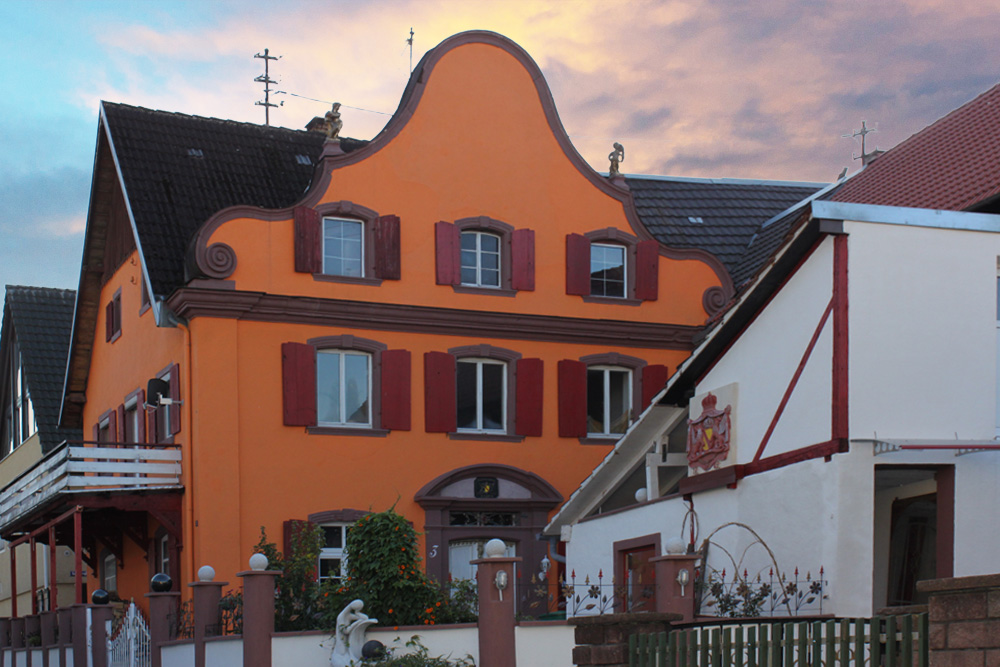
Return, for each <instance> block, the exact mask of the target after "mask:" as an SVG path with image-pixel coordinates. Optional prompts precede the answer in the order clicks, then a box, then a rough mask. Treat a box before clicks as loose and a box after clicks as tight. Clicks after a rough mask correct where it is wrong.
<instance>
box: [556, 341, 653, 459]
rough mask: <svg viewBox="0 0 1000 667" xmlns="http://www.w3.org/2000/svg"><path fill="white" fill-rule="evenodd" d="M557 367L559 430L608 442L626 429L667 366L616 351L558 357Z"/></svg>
mask: <svg viewBox="0 0 1000 667" xmlns="http://www.w3.org/2000/svg"><path fill="white" fill-rule="evenodd" d="M558 373H559V435H560V437H564V438H565V437H577V438H581V439H582V440H581V442H588V440H587V439H588V438H589V439H593V442H594V444H602V443H607V442H608V441H609V440H610V439H613V438H617V437H618V436H620V435H621V434H622V433H625V431H626V430H628V427H629V424H631V422H632V420H633V419H635V418H636V417H637V416H638V415H639V413H640V412H642V410H644V409H646V408H647V407H649V405H650V403H652V401H653V399H654V398H655V397H656V395H657V394H658V393H659V392H660V391H661V390H662V389H663V387H664V386H665V385H666V382H667V379H668V378H669V376H670V372H669V369H668V368H667V366H665V365H662V364H647V363H646V362H645V361H644V360H642V359H638V358H636V357H631V356H628V355H624V354H620V353H618V352H609V353H605V354H592V355H588V356H586V357H581V358H580V359H579V360H575V359H563V360H562V361H560V362H559V364H558Z"/></svg>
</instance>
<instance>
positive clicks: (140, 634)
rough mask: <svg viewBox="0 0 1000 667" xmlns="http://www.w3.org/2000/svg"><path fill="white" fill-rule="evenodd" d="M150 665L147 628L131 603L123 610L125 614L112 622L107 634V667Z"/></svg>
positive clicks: (133, 603) (147, 666) (140, 666)
mask: <svg viewBox="0 0 1000 667" xmlns="http://www.w3.org/2000/svg"><path fill="white" fill-rule="evenodd" d="M151 664H152V653H151V652H150V646H149V626H148V625H147V624H146V619H144V618H143V617H142V612H140V611H139V609H138V608H137V607H136V606H135V602H134V601H133V602H130V603H129V605H128V607H126V608H125V613H123V614H122V615H121V616H119V617H116V618H115V619H114V620H113V621H112V627H111V632H109V633H108V667H149V666H150V665H151Z"/></svg>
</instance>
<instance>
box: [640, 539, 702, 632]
mask: <svg viewBox="0 0 1000 667" xmlns="http://www.w3.org/2000/svg"><path fill="white" fill-rule="evenodd" d="M650 561H651V562H652V563H653V567H654V578H655V581H656V611H658V612H660V613H673V614H680V615H681V621H682V622H684V623H686V622H689V621H693V620H694V607H695V604H694V603H695V595H694V564H695V563H696V562H697V561H698V556H697V555H695V554H684V555H677V556H658V557H657V558H651V559H650ZM682 570H686V571H687V577H686V578H687V583H686V584H685V585H684V586H681V585H680V583H679V582H678V575H679V574H681V571H682Z"/></svg>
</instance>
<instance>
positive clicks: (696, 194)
mask: <svg viewBox="0 0 1000 667" xmlns="http://www.w3.org/2000/svg"><path fill="white" fill-rule="evenodd" d="M625 181H626V183H627V184H628V186H629V188H630V189H631V190H632V195H633V197H634V199H635V206H636V209H637V210H638V213H639V218H640V219H641V220H642V222H643V224H644V225H645V226H646V228H647V229H648V230H649V232H650V233H651V234H652V235H653V236H655V237H656V238H657V239H658V240H660V241H661V242H663V243H665V244H667V245H669V246H672V247H674V248H701V249H702V250H707V251H709V252H711V253H712V254H714V255H715V256H716V257H718V258H719V259H720V260H721V261H722V263H723V264H725V266H726V268H727V269H728V270H729V273H730V275H731V276H732V277H733V282H734V284H735V285H737V286H739V285H740V283H741V282H742V281H741V280H737V276H736V273H737V271H738V269H739V268H740V266H741V264H742V263H743V258H744V255H745V254H746V252H747V250H748V248H747V246H748V244H749V242H750V240H751V239H752V238H753V237H754V235H755V234H756V233H757V231H758V230H759V228H760V226H761V224H763V223H764V222H765V221H767V220H769V219H771V218H773V217H774V216H776V215H777V214H779V213H781V212H782V211H784V210H786V209H788V208H789V207H791V206H794V205H795V204H797V203H798V202H800V201H802V200H803V199H805V198H806V197H809V196H811V195H813V194H815V193H816V192H817V191H818V190H819V189H820V188H822V187H823V185H824V184H822V183H786V182H780V181H751V180H739V179H700V178H670V177H652V176H651V177H645V176H628V177H626V179H625ZM756 256H757V255H756V253H755V254H754V257H756ZM764 259H766V257H763V258H759V261H763V260H764ZM758 263H759V262H758ZM751 273H752V271H751Z"/></svg>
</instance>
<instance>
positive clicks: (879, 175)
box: [831, 85, 1000, 211]
mask: <svg viewBox="0 0 1000 667" xmlns="http://www.w3.org/2000/svg"><path fill="white" fill-rule="evenodd" d="M998 139H1000V85H996V86H994V87H993V88H990V89H989V90H987V91H986V92H985V93H983V94H982V95H980V96H979V97H977V98H975V99H974V100H972V101H971V102H968V103H967V104H965V105H963V106H960V107H959V108H957V109H955V110H954V111H952V112H951V113H949V114H948V115H946V116H944V117H942V118H940V119H939V120H937V121H935V122H934V123H932V124H931V125H929V126H927V127H925V128H924V129H923V130H921V131H920V132H917V133H916V134H914V135H913V136H911V137H910V138H909V139H906V140H905V141H903V142H902V143H900V144H897V145H896V146H895V147H893V148H892V149H891V150H889V151H887V152H886V153H885V154H884V155H880V156H879V157H878V158H876V159H875V160H874V161H873V162H872V163H871V164H869V165H868V166H867V167H865V168H864V169H863V170H862V171H860V172H859V173H857V174H855V175H854V177H852V178H851V179H850V180H848V181H847V182H846V183H844V185H843V187H841V188H840V189H838V190H837V191H836V193H834V194H833V195H832V197H831V199H833V200H834V201H843V202H852V203H856V204H880V205H885V206H908V207H914V208H932V209H946V210H951V211H965V210H983V209H984V207H985V206H989V205H990V204H992V205H994V207H995V205H996V204H997V203H998V200H1000V140H998ZM994 210H995V209H994Z"/></svg>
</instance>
